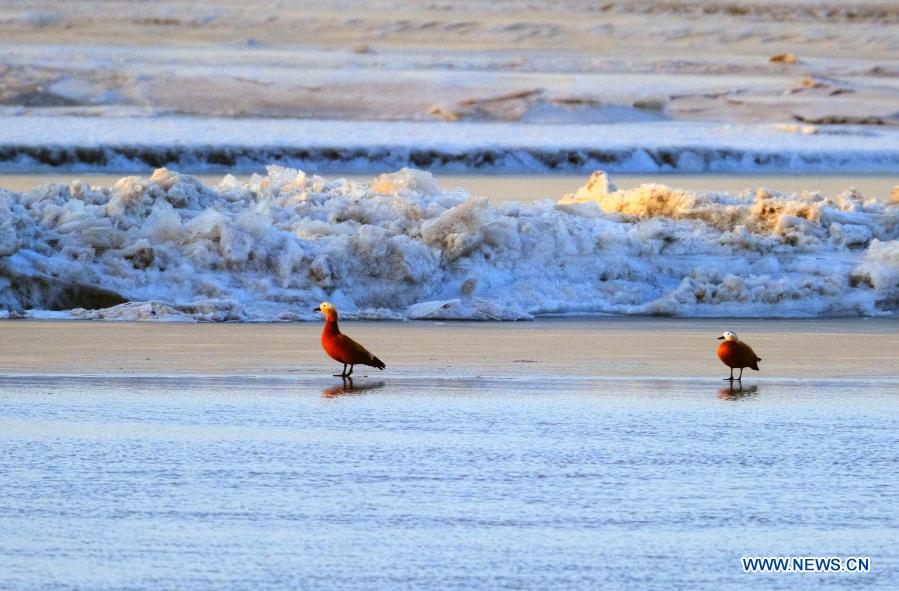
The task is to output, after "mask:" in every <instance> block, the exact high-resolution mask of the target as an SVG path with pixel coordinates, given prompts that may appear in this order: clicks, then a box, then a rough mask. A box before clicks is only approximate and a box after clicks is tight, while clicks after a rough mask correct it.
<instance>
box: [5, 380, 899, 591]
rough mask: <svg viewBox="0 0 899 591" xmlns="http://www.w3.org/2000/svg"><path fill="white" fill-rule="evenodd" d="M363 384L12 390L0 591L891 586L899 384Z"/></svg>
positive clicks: (172, 383) (47, 385) (63, 385)
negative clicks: (817, 566)
mask: <svg viewBox="0 0 899 591" xmlns="http://www.w3.org/2000/svg"><path fill="white" fill-rule="evenodd" d="M384 375H385V376H386V374H384ZM753 377H755V376H753ZM355 388H356V389H354V390H349V391H346V390H344V389H343V388H342V387H340V383H339V380H338V379H337V378H326V379H325V378H322V379H313V378H308V377H306V378H303V377H292V378H291V377H283V378H252V377H221V376H220V377H208V378H202V377H184V376H182V377H177V378H147V377H134V376H131V377H102V378H101V377H71V376H70V377H53V376H44V377H34V376H9V375H8V376H6V377H2V378H0V588H2V589H4V590H9V591H19V590H37V589H96V590H100V589H135V590H138V589H360V590H362V589H365V590H372V589H488V588H490V589H497V588H510V589H512V588H514V589H597V588H604V589H638V588H639V589H758V588H768V589H797V588H820V587H825V588H833V589H838V588H839V589H842V588H847V589H855V588H858V589H870V588H881V589H891V588H892V589H895V588H897V587H899V549H897V548H899V546H897V543H896V542H897V534H896V532H897V528H899V493H897V486H896V485H897V477H896V472H897V466H899V465H897V460H896V450H897V444H899V435H897V433H899V412H897V411H899V383H897V381H896V380H894V379H891V378H884V379H853V380H849V379H843V380H840V379H827V380H820V381H815V380H807V379H805V380H788V379H771V378H768V379H767V380H766V379H759V378H756V379H754V380H752V381H750V380H748V379H747V384H746V386H745V388H744V389H743V390H742V391H741V390H736V391H732V390H730V389H729V388H728V387H727V386H726V383H725V382H720V381H717V380H713V379H696V378H677V379H671V380H660V379H653V378H645V379H627V378H622V379H607V380H596V379H592V378H563V377H558V376H556V377H545V378H538V377H533V376H532V377H528V378H514V377H513V378H508V379H498V378H485V377H468V378H464V379H449V378H433V377H432V378H413V377H409V376H405V377H399V378H397V377H391V376H386V378H385V379H384V380H383V381H376V380H375V379H374V377H371V378H362V379H359V380H357V382H356V384H355ZM808 555H815V556H840V557H848V556H869V557H871V572H870V573H865V574H854V573H839V574H808V573H806V574H795V573H794V574H781V575H758V574H747V573H744V572H743V570H742V567H741V562H740V558H741V557H742V556H808Z"/></svg>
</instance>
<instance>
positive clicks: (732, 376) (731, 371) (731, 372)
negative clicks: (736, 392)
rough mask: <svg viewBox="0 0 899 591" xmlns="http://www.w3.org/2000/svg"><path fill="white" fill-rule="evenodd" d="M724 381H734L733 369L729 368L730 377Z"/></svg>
mask: <svg viewBox="0 0 899 591" xmlns="http://www.w3.org/2000/svg"><path fill="white" fill-rule="evenodd" d="M724 381H725V382H732V381H734V368H730V377H729V378H724Z"/></svg>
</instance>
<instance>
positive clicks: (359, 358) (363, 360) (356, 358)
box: [340, 334, 387, 369]
mask: <svg viewBox="0 0 899 591" xmlns="http://www.w3.org/2000/svg"><path fill="white" fill-rule="evenodd" d="M340 346H341V348H342V349H343V350H344V351H345V352H346V353H347V355H348V356H349V358H350V359H352V361H350V363H351V364H353V365H355V364H362V365H370V366H372V367H376V368H378V369H384V368H385V367H387V365H386V364H385V363H384V362H383V361H381V360H380V359H378V358H377V357H375V356H374V355H372V354H371V352H370V351H369V350H368V349H366V348H365V347H363V346H362V345H360V344H359V343H357V342H356V341H354V340H353V339H351V338H350V337H348V336H346V335H345V334H341V335H340Z"/></svg>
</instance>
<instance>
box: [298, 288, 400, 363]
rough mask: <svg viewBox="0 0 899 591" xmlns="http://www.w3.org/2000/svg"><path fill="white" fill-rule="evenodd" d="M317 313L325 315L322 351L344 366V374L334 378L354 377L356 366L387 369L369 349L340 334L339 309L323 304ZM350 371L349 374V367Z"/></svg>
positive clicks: (327, 303) (316, 310)
mask: <svg viewBox="0 0 899 591" xmlns="http://www.w3.org/2000/svg"><path fill="white" fill-rule="evenodd" d="M315 312H321V313H322V314H324V315H325V328H324V330H323V331H322V349H324V350H325V353H327V354H328V355H330V356H331V359H334V360H335V361H339V362H340V363H342V364H343V372H342V373H339V374H334V377H338V378H348V377H350V376H351V375H353V366H354V365H370V366H371V367H377V368H378V369H384V368H385V367H387V366H386V365H385V364H384V362H383V361H381V360H380V359H378V358H377V357H375V356H374V355H372V354H371V353H369V351H368V349H366V348H365V347H363V346H362V345H360V344H359V343H357V342H356V341H354V340H353V339H351V338H350V337H348V336H346V335H345V334H343V333H342V332H340V328H339V327H338V326H337V308H335V307H334V306H333V305H331V304H330V303H329V302H322V303H321V305H319V307H318V308H316V309H315ZM348 365H349V366H350V371H349V372H347V370H346V368H347V366H348Z"/></svg>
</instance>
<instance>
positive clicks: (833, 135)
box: [0, 116, 899, 174]
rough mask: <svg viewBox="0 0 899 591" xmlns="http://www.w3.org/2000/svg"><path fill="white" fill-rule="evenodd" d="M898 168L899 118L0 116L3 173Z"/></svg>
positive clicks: (873, 170)
mask: <svg viewBox="0 0 899 591" xmlns="http://www.w3.org/2000/svg"><path fill="white" fill-rule="evenodd" d="M270 163H277V164H279V165H284V166H290V167H294V168H300V169H307V170H321V169H328V168H332V169H333V168H339V169H341V170H347V171H350V170H352V171H359V172H370V171H373V170H377V169H383V168H384V167H389V168H394V169H398V168H401V167H404V166H411V167H416V168H424V169H428V170H433V171H435V172H437V171H457V172H458V171H478V172H515V173H519V172H547V171H559V172H577V173H585V174H589V173H590V172H592V171H593V170H596V169H598V168H601V169H603V170H607V171H609V172H613V173H614V172H627V173H658V172H691V173H696V172H768V173H771V172H792V173H802V172H822V171H828V172H830V171H833V170H836V169H838V170H840V171H841V172H845V173H876V172H893V171H895V170H896V169H897V168H899V129H896V128H892V127H877V128H874V129H872V128H870V127H864V126H849V125H845V126H824V127H820V128H818V127H815V126H790V125H787V126H784V125H771V124H758V125H745V124H716V123H698V122H670V121H668V122H641V123H615V124H590V125H568V124H546V125H525V124H518V123H436V122H408V121H404V122H403V121H394V122H383V121H377V122H358V121H320V120H297V119H276V120H271V119H268V120H265V119H204V118H190V117H121V118H109V119H106V118H101V119H96V118H85V117H69V116H58V117H48V116H26V117H15V116H0V172H50V171H91V172H103V171H108V172H122V171H128V172H146V171H147V170H149V169H152V168H159V167H163V166H165V167H170V168H176V169H177V168H181V169H190V170H195V171H229V172H245V171H252V170H258V169H259V168H260V167H261V166H262V165H266V164H270Z"/></svg>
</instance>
